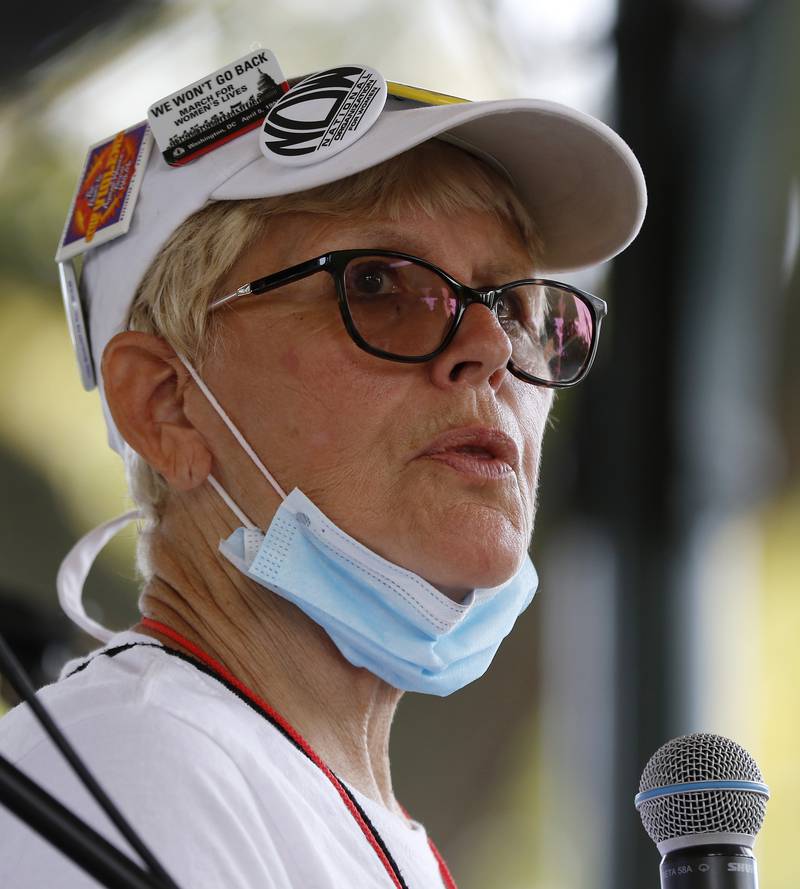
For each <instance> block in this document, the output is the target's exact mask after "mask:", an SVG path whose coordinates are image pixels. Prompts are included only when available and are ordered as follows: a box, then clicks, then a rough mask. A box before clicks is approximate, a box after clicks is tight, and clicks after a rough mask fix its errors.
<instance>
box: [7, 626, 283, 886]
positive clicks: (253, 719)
mask: <svg viewBox="0 0 800 889" xmlns="http://www.w3.org/2000/svg"><path fill="white" fill-rule="evenodd" d="M138 638H139V639H141V638H143V637H138ZM115 641H118V639H115ZM115 649H118V650H117V651H115ZM72 666H73V670H74V667H75V666H79V665H75V664H73V665H72ZM69 672H70V671H69V670H67V671H66V674H67V675H64V677H63V678H62V679H61V680H60V681H59V682H57V683H54V684H53V685H51V686H48V687H46V688H45V689H42V691H41V692H39V695H40V697H41V698H42V700H43V701H44V703H45V705H46V706H47V708H48V710H49V711H50V713H51V714H52V715H53V717H54V719H55V721H56V722H57V724H58V725H59V727H60V728H61V729H62V731H63V732H64V734H65V735H66V736H67V738H68V739H69V740H70V742H71V743H72V745H73V746H74V747H75V749H76V750H77V751H78V753H79V755H80V756H81V757H82V758H83V759H84V761H85V762H86V763H87V764H88V766H89V768H90V770H91V771H92V773H93V774H94V776H95V777H96V778H97V779H98V781H99V782H100V784H101V785H102V786H103V788H104V789H105V790H106V791H107V792H108V793H109V795H110V796H111V798H112V799H113V800H114V802H115V803H116V804H117V805H118V806H119V807H120V809H121V810H122V811H123V812H124V813H125V815H126V817H128V818H129V820H130V821H131V823H132V824H133V826H134V828H135V829H136V830H137V832H139V833H140V834H141V835H142V836H143V838H144V839H145V842H148V843H149V844H151V845H152V847H153V848H154V849H155V850H156V851H157V852H158V850H159V849H162V850H165V857H166V858H167V861H166V864H167V865H169V860H170V859H171V860H173V861H174V862H175V864H176V866H177V867H179V872H181V873H182V874H183V876H184V878H185V879H188V883H187V885H195V886H198V887H206V886H209V887H210V886H217V885H225V886H230V887H239V886H249V885H251V880H250V878H251V876H252V874H253V873H260V874H262V875H263V876H262V878H261V879H262V881H263V885H265V886H266V887H271V886H272V885H273V883H272V882H270V881H269V879H268V875H269V874H273V875H274V874H275V869H276V861H277V860H278V856H277V855H275V854H273V852H272V851H271V847H272V839H271V836H270V831H269V830H268V829H267V828H268V825H267V824H266V823H265V820H264V817H263V807H262V805H261V803H260V800H259V799H258V797H257V795H256V793H255V792H254V787H258V788H259V789H260V790H261V791H265V790H266V792H268V794H269V796H270V797H271V799H272V801H273V803H274V804H275V805H276V807H277V808H279V809H281V808H286V807H287V806H290V805H291V802H292V800H291V798H289V799H283V800H282V797H286V795H287V794H291V793H292V790H291V788H290V787H289V786H288V785H287V784H286V781H285V779H284V772H285V763H284V760H285V758H286V757H287V755H288V754H290V753H291V750H287V749H286V748H287V747H288V746H289V745H287V744H286V742H285V741H284V740H283V739H282V738H281V737H280V736H278V737H277V738H274V737H273V736H274V735H277V732H275V730H274V729H273V728H272V727H271V726H270V725H269V724H268V723H266V722H265V721H263V720H259V718H258V716H257V714H253V713H250V711H249V710H248V708H246V707H244V706H243V705H242V703H241V702H240V701H239V700H238V699H237V698H235V697H234V696H233V695H232V694H231V693H230V692H229V691H228V690H227V689H226V688H225V687H224V686H222V685H220V684H219V683H218V682H217V681H216V680H214V679H212V678H211V677H209V676H206V675H205V674H203V673H202V672H200V671H199V670H198V669H197V668H195V667H194V666H192V665H191V663H187V662H185V661H182V660H181V659H180V658H176V657H172V656H170V655H169V654H167V653H165V650H163V649H162V648H161V646H159V645H157V644H155V645H153V646H149V645H135V646H132V645H128V643H127V642H126V641H124V640H123V642H122V644H118V645H116V646H114V645H112V646H109V647H108V649H106V650H105V651H104V652H102V653H96V654H94V655H92V656H90V658H89V662H88V664H87V665H86V666H85V667H82V668H80V669H78V671H77V672H72V675H69ZM262 723H263V724H262ZM259 752H260V755H258V753H259ZM0 753H2V754H3V755H4V756H6V757H7V758H8V759H10V760H11V761H12V762H13V763H15V764H16V765H17V766H18V767H19V768H20V769H21V770H22V771H23V772H25V773H26V774H28V775H29V776H30V777H31V778H33V779H34V780H35V781H37V782H38V783H39V784H40V785H42V786H43V787H44V788H45V789H46V790H48V791H49V792H50V793H52V794H53V795H54V796H55V797H56V798H58V799H59V800H60V801H61V802H62V803H64V804H65V805H66V806H68V807H69V808H70V809H71V810H72V811H74V812H75V813H76V814H77V815H78V816H79V817H81V818H83V819H84V820H85V821H87V822H88V823H89V824H91V826H93V827H94V828H95V829H96V830H99V831H100V832H101V833H103V834H104V835H105V836H106V837H107V838H108V839H109V840H110V841H112V842H114V843H115V844H116V845H118V846H120V847H121V848H122V849H124V850H125V851H126V852H127V853H128V854H131V850H130V848H129V847H128V846H127V844H126V843H125V841H124V840H123V839H122V838H121V836H119V834H118V833H117V831H116V829H115V828H114V827H113V826H112V825H111V824H109V823H108V820H107V819H106V817H105V816H104V814H103V813H102V812H101V811H100V809H99V807H98V806H97V804H96V803H95V801H94V800H93V799H92V798H91V797H90V796H89V794H88V793H87V792H86V790H85V789H84V787H83V785H82V784H80V782H79V781H78V779H77V778H76V777H75V776H74V775H73V773H72V771H71V770H70V768H69V767H68V765H67V764H66V762H65V761H64V760H63V759H62V757H61V756H60V754H59V753H58V751H57V750H56V749H55V748H54V746H53V745H52V743H51V742H50V740H49V738H47V737H46V735H45V734H44V732H43V731H42V730H41V729H40V727H39V725H38V723H37V722H36V721H35V718H34V717H33V715H32V714H31V712H30V710H29V708H28V707H27V706H24V705H23V706H20V707H17V708H15V709H14V710H13V711H11V713H9V714H8V715H7V716H6V717H5V718H4V719H2V720H0ZM256 767H257V774H252V773H251V769H253V768H256ZM267 862H269V866H267ZM187 866H188V868H189V871H188V872H187ZM53 867H55V868H57V870H52V868H53ZM43 868H44V869H43ZM279 870H280V868H278V871H279ZM68 871H69V872H70V874H71V876H73V877H75V878H76V879H78V880H79V881H78V882H75V883H74V884H73V883H72V882H69V881H67V882H65V883H61V884H60V885H64V886H69V887H72V886H73V885H75V886H81V887H83V885H84V883H83V882H80V880H81V879H82V877H81V876H80V873H79V871H78V870H77V868H75V867H74V866H72V865H67V864H65V863H64V861H63V859H61V858H60V856H59V855H58V853H55V852H52V851H51V850H50V849H49V847H46V846H44V844H43V843H41V841H40V840H39V839H38V838H36V837H35V836H34V835H33V834H32V833H31V832H30V831H29V830H28V829H27V828H25V827H23V826H22V825H20V824H19V822H17V821H16V820H15V819H14V818H12V816H10V815H9V814H8V813H6V812H5V811H3V810H2V809H1V808H0V885H14V886H19V887H29V886H30V887H33V886H40V885H48V884H54V883H52V879H51V878H52V877H54V876H55V874H58V879H61V874H62V872H63V873H64V874H66V873H67V872H68ZM248 875H250V876H248ZM278 876H279V873H278V874H277V875H276V878H277V877H278ZM48 880H50V883H48ZM86 885H87V886H89V885H93V884H91V883H86ZM274 885H275V886H279V885H283V884H282V883H280V882H276V883H275V884H274Z"/></svg>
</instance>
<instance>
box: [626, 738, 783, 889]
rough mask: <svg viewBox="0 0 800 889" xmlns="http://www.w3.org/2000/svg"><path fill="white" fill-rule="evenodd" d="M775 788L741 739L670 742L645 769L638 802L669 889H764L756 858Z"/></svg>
mask: <svg viewBox="0 0 800 889" xmlns="http://www.w3.org/2000/svg"><path fill="white" fill-rule="evenodd" d="M768 799H769V788H768V787H767V785H766V784H765V783H764V779H763V778H762V776H761V772H760V771H759V768H758V766H757V765H756V761H755V760H754V759H753V757H752V756H750V754H749V753H748V752H747V751H746V750H745V749H744V748H743V747H741V746H740V745H739V744H737V743H736V742H735V741H731V740H730V739H729V738H724V737H722V736H721V735H714V734H708V733H705V732H696V733H695V734H691V735H684V736H683V737H680V738H674V739H673V740H672V741H668V742H667V743H666V744H664V745H663V746H662V747H659V749H658V750H656V752H655V753H654V754H653V755H652V756H651V757H650V760H649V761H648V763H647V765H646V766H645V768H644V772H642V779H641V781H640V782H639V793H637V794H636V798H635V805H636V808H637V809H638V810H639V815H640V816H641V819H642V824H643V825H644V829H645V830H646V831H647V833H648V835H649V837H650V839H651V840H653V842H654V843H655V844H656V846H657V848H658V851H659V852H660V853H661V855H662V856H663V858H662V859H661V868H660V871H661V889H758V872H757V868H756V859H755V856H754V855H753V851H752V849H753V843H754V842H755V838H756V834H757V833H758V831H759V830H760V829H761V825H762V824H763V822H764V814H765V811H766V806H767V800H768Z"/></svg>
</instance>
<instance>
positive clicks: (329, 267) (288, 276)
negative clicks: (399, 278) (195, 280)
mask: <svg viewBox="0 0 800 889" xmlns="http://www.w3.org/2000/svg"><path fill="white" fill-rule="evenodd" d="M360 256H379V257H380V256H386V257H391V258H393V259H407V260H409V261H411V262H414V263H416V264H417V265H421V266H423V267H424V268H427V269H429V270H430V271H432V272H434V273H435V274H436V275H438V276H439V277H440V278H441V279H442V280H443V281H445V282H446V283H447V284H448V285H449V286H450V288H451V289H452V290H453V292H454V293H455V294H456V297H457V300H458V309H457V311H456V314H455V315H454V317H453V321H452V324H451V326H450V330H449V331H448V332H447V333H446V334H445V337H444V339H443V340H442V342H441V344H440V345H439V346H438V347H437V348H436V349H434V350H433V352H429V353H428V354H427V355H419V356H413V357H409V356H407V355H395V354H394V353H392V352H385V351H384V350H383V349H378V348H376V347H375V346H371V345H370V344H369V343H368V342H367V341H366V340H364V339H363V337H362V336H361V334H359V332H358V330H357V329H356V326H355V324H354V322H353V318H352V316H351V314H350V307H349V306H348V304H347V296H346V293H345V284H344V271H345V269H346V267H347V264H348V263H349V262H350V261H351V260H352V259H357V258H358V257H360ZM321 271H325V272H328V274H330V275H331V277H332V278H333V280H334V282H335V284H336V294H337V297H338V301H339V312H340V314H341V316H342V321H343V322H344V326H345V329H346V330H347V333H348V334H349V336H350V338H351V339H352V340H353V342H354V343H355V344H356V345H357V346H358V347H359V348H360V349H363V350H364V351H365V352H368V353H369V354H370V355H375V356H376V357H378V358H385V359H387V360H388V361H400V362H402V363H405V364H422V363H423V362H425V361H430V360H431V359H432V358H435V357H436V356H437V355H441V353H442V352H444V350H445V349H446V348H447V347H448V346H449V345H450V343H451V342H452V340H453V338H454V337H455V335H456V331H457V330H458V327H459V324H460V323H461V319H462V318H463V317H464V312H466V310H467V309H468V308H469V306H471V305H472V304H473V303H477V304H478V305H482V306H486V308H487V309H489V311H491V312H495V308H496V306H497V304H498V302H499V301H500V299H501V297H502V295H503V293H504V292H505V291H507V290H510V289H512V288H514V287H520V286H522V285H526V284H535V285H540V286H546V287H558V288H560V289H561V290H566V291H567V292H569V293H571V294H573V296H575V297H577V298H578V299H579V300H580V301H581V302H582V303H583V304H584V305H585V306H586V307H587V308H588V309H589V312H590V314H591V316H592V322H593V324H592V342H591V345H590V348H589V352H588V355H587V357H586V360H585V361H584V363H583V365H582V366H581V369H580V371H579V372H578V374H577V376H576V377H575V379H574V380H569V381H567V382H553V381H552V380H544V379H541V378H540V377H535V376H532V375H531V374H528V373H525V371H523V370H520V368H518V367H517V366H516V365H515V364H514V362H513V361H511V360H509V362H508V365H507V368H508V370H509V371H510V372H511V373H512V374H513V375H514V376H515V377H517V378H518V379H520V380H523V381H524V382H526V383H533V384H535V385H537V386H546V387H547V388H549V389H568V388H570V387H571V386H575V385H576V384H578V383H579V382H580V381H581V380H582V379H583V378H584V377H585V376H586V374H587V373H588V372H589V369H590V368H591V366H592V363H593V361H594V357H595V355H596V353H597V343H598V341H599V339H600V325H601V324H602V321H603V318H604V317H605V316H606V313H607V311H608V306H607V305H606V303H605V301H604V300H602V299H600V297H598V296H594V294H591V293H587V292H586V291H585V290H580V289H578V288H577V287H573V286H572V285H570V284H563V283H562V282H560V281H553V280H550V279H549V278H523V279H521V280H519V281H511V282H509V283H508V284H503V285H501V286H500V287H487V288H483V289H475V288H473V287H468V286H467V285H466V284H462V283H461V282H460V281H457V280H456V279H455V278H453V277H452V276H451V275H448V274H447V272H445V271H444V270H443V269H440V268H439V267H438V266H435V265H433V263H431V262H428V261H427V260H425V259H420V257H418V256H412V255H411V254H409V253H399V252H397V251H395V250H370V249H358V250H332V251H331V252H330V253H325V254H323V255H322V256H317V257H315V258H314V259H308V260H306V261H305V262H301V263H298V264H297V265H293V266H290V267H289V268H286V269H282V270H281V271H279V272H274V273H273V274H271V275H266V276H265V277H263V278H257V279H256V280H255V281H250V282H249V283H247V284H243V285H242V286H241V287H240V288H239V289H238V290H234V291H233V293H229V294H227V296H223V297H220V298H219V299H217V300H214V302H212V303H211V305H210V306H209V311H213V310H215V309H218V308H220V307H221V306H224V305H227V304H228V303H230V302H232V301H233V300H235V299H238V298H239V297H241V296H250V295H257V294H261V293H266V292H267V291H269V290H276V289H277V288H278V287H283V286H285V285H287V284H293V283H294V282H295V281H299V280H301V279H302V278H307V277H309V276H310V275H314V274H316V273H317V272H321ZM495 317H497V315H496V312H495Z"/></svg>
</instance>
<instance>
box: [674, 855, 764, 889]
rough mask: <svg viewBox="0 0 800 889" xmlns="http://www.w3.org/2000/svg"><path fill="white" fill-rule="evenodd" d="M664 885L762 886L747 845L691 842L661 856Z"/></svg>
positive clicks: (677, 888) (693, 888) (690, 888)
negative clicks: (699, 844)
mask: <svg viewBox="0 0 800 889" xmlns="http://www.w3.org/2000/svg"><path fill="white" fill-rule="evenodd" d="M661 889H758V870H757V868H756V859H755V856H754V855H753V850H752V849H748V847H747V846H730V845H718V846H687V847H686V848H684V849H675V850H674V851H672V852H668V853H667V854H666V855H665V856H664V857H663V858H662V859H661Z"/></svg>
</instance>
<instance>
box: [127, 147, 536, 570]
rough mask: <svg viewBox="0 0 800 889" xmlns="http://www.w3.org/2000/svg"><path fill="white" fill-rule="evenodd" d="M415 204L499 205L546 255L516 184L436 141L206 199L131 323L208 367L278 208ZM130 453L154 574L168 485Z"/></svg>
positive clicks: (355, 212)
mask: <svg viewBox="0 0 800 889" xmlns="http://www.w3.org/2000/svg"><path fill="white" fill-rule="evenodd" d="M414 210H422V211H423V212H425V213H426V214H428V215H429V216H434V215H435V214H437V213H440V214H447V215H453V216H455V215H457V214H458V213H459V212H463V211H466V210H478V211H486V212H489V213H493V214H495V215H496V216H497V217H498V218H499V219H500V220H501V221H503V222H505V223H507V224H509V225H511V226H512V227H514V228H515V229H516V230H517V231H518V232H519V235H520V238H521V242H522V244H523V246H524V247H525V248H526V249H527V250H528V252H529V255H530V258H531V261H532V263H533V264H534V265H536V264H537V262H538V260H539V257H540V256H541V254H542V249H541V247H542V245H541V241H540V238H539V236H538V234H537V232H536V230H535V228H534V223H533V220H531V218H530V216H529V214H528V212H527V210H526V209H525V208H524V207H523V205H522V203H521V202H520V200H519V198H518V197H517V196H516V194H515V192H514V187H513V185H512V183H511V182H510V181H509V180H508V179H507V178H506V177H505V176H504V175H503V174H502V173H500V172H499V171H497V170H495V169H494V168H493V167H491V166H489V165H488V164H487V163H484V162H482V161H480V160H478V159H477V158H476V157H474V156H473V155H469V154H467V153H466V152H463V151H461V150H460V149H457V148H454V147H453V146H451V145H447V144H446V143H444V142H442V141H439V140H434V141H429V142H424V143H422V144H421V145H419V146H417V147H416V148H413V149H411V150H410V151H407V152H405V153H403V154H400V155H398V156H397V157H394V158H391V159H390V160H388V161H384V162H383V163H381V164H378V165H377V166H374V167H371V168H370V169H368V170H364V171H363V172H361V173H356V174H354V175H353V176H349V177H347V178H346V179H340V180H338V181H337V182H331V183H329V184H327V185H321V186H319V187H317V188H313V189H309V190H307V191H302V192H297V193H295V194H288V195H280V196H278V197H271V198H258V199H248V200H239V201H216V202H212V203H209V204H207V205H206V206H205V207H203V208H202V209H201V210H198V211H197V212H196V213H195V214H194V215H192V216H190V217H189V218H188V219H187V220H186V221H185V222H184V223H183V224H182V225H181V226H179V227H178V228H177V229H176V230H175V231H174V232H173V234H172V236H171V237H170V238H169V240H168V241H167V242H166V243H165V244H164V246H163V247H162V248H161V251H160V252H159V254H158V256H157V257H156V258H155V260H154V261H153V263H152V264H151V265H150V267H149V268H148V270H147V272H146V273H145V275H144V278H143V279H142V282H141V284H140V285H139V288H138V289H137V291H136V295H135V297H134V301H133V305H132V306H131V310H130V314H129V316H128V329H130V330H138V331H144V332H147V333H153V334H157V335H159V336H161V337H163V338H164V339H165V340H167V342H169V343H170V344H171V345H172V346H173V347H174V348H175V349H176V350H177V351H180V352H181V353H182V354H183V355H185V356H186V357H187V358H188V359H189V360H190V361H192V362H193V363H194V364H195V366H196V367H198V368H200V367H202V364H203V359H204V358H205V357H206V356H207V355H208V354H209V350H211V349H213V348H214V327H213V321H212V319H213V315H212V314H210V313H209V311H208V306H209V304H210V303H211V302H212V300H213V299H214V298H216V297H219V296H221V295H223V294H222V293H221V289H220V288H221V287H222V285H223V283H224V281H225V279H226V277H227V276H228V274H229V272H230V270H231V268H232V267H233V266H234V264H235V263H236V262H237V260H238V259H239V257H240V256H241V255H242V254H243V253H244V252H245V251H247V250H248V249H249V248H250V247H251V246H252V245H253V244H254V243H255V242H256V241H257V240H258V239H259V237H261V236H262V235H263V234H264V233H265V230H266V227H267V224H268V223H269V222H270V221H271V220H273V219H274V218H275V217H276V216H279V215H281V214H285V213H298V212H306V213H313V214H317V215H320V216H331V217H352V216H357V217H359V218H361V219H370V218H376V217H378V216H381V217H383V218H389V219H392V220H393V221H398V220H400V219H401V218H402V217H403V215H404V214H406V213H408V212H409V211H414ZM240 283H245V282H240ZM128 453H129V454H130V456H129V458H128V462H127V475H128V485H129V488H130V493H131V496H132V498H133V500H134V501H135V503H136V504H137V506H138V507H139V509H140V510H141V511H142V513H143V515H144V517H145V520H146V523H145V527H144V533H143V534H141V535H140V543H141V544H142V545H140V551H139V562H140V570H142V571H143V573H144V574H145V575H147V568H146V565H147V558H146V544H145V540H144V538H145V537H146V536H147V531H148V530H152V529H154V528H155V527H156V526H157V525H158V522H159V520H160V518H161V515H162V514H163V510H164V507H165V505H166V502H167V498H168V494H169V488H168V486H167V483H166V481H165V480H164V479H163V477H162V476H161V475H160V474H159V473H158V472H156V470H154V469H153V468H152V467H151V466H150V465H149V464H148V463H146V462H145V461H144V460H143V459H142V458H141V457H139V456H138V455H137V454H135V453H133V452H132V451H130V450H128Z"/></svg>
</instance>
